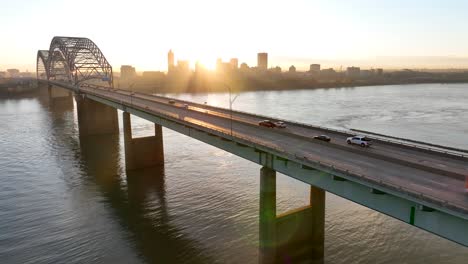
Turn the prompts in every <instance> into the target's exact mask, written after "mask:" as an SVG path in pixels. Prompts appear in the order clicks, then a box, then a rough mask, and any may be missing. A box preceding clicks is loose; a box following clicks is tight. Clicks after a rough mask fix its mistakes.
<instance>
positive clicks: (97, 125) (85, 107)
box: [75, 94, 119, 136]
mask: <svg viewBox="0 0 468 264" xmlns="http://www.w3.org/2000/svg"><path fill="white" fill-rule="evenodd" d="M75 100H76V105H77V109H78V127H79V131H80V136H91V135H102V134H118V133H119V120H118V116H117V109H115V108H113V107H110V106H107V105H104V104H101V103H99V102H96V101H93V100H91V99H88V98H86V97H83V95H80V94H77V95H75Z"/></svg>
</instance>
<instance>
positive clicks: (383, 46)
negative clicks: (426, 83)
mask: <svg viewBox="0 0 468 264" xmlns="http://www.w3.org/2000/svg"><path fill="white" fill-rule="evenodd" d="M0 25H2V29H1V31H0V34H1V37H0V71H2V70H5V69H6V68H10V67H16V68H20V69H22V70H26V69H28V70H30V71H34V70H35V63H36V62H35V60H36V52H37V50H38V49H48V48H49V45H50V41H51V39H52V37H53V36H60V35H61V36H80V37H88V38H90V39H92V40H93V41H94V42H95V43H96V44H97V45H98V46H99V47H100V48H101V50H102V51H103V53H104V55H105V56H106V57H107V59H108V60H109V62H110V63H111V64H112V65H113V66H114V68H116V69H118V68H120V65H122V64H132V65H134V66H136V67H137V70H165V69H166V54H167V51H168V50H169V49H170V48H172V49H173V50H174V52H175V55H176V60H177V59H188V60H190V61H191V62H194V61H195V60H197V59H198V60H200V61H201V62H202V63H203V64H206V65H207V66H209V67H210V66H212V65H214V63H215V60H216V58H217V57H221V58H223V59H224V60H228V59H229V58H231V57H238V58H239V61H240V62H247V63H248V64H249V65H252V66H254V65H255V64H256V53H257V52H260V51H266V52H268V53H269V56H270V58H269V62H270V65H271V66H274V65H280V66H282V67H286V66H289V65H290V64H293V63H294V64H295V65H296V66H298V68H301V67H303V66H306V65H307V64H309V63H313V62H319V63H323V64H325V65H326V66H328V65H329V66H330V67H332V66H337V65H338V66H339V65H343V66H349V65H347V64H355V65H359V64H361V65H360V66H368V65H374V66H376V67H377V66H384V67H392V65H393V67H396V66H398V65H400V64H402V65H401V66H402V67H423V66H428V67H439V66H440V67H467V68H468V59H465V58H468V31H467V29H468V1H467V0H440V1H435V0H433V1H431V0H410V1H408V0H378V1H377V0H372V1H371V0H341V1H338V0H308V1H294V0H288V1H273V0H270V1H255V0H248V1H244V0H230V1H222V0H217V1H215V0H213V1H208V0H197V1H193V0H192V1H181V0H170V1H169V0H168V1H159V0H131V1H120V0H112V1H107V0H74V1H68V0H41V1H38V0H11V1H9V0H0ZM394 56H398V57H400V58H394ZM408 56H416V57H417V58H414V59H413V58H406V57H408ZM428 56H429V57H430V58H426V57H428ZM401 57H405V58H401Z"/></svg>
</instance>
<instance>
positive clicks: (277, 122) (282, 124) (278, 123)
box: [275, 121, 286, 128]
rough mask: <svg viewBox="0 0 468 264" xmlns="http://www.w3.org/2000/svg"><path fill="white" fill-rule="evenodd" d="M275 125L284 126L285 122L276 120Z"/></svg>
mask: <svg viewBox="0 0 468 264" xmlns="http://www.w3.org/2000/svg"><path fill="white" fill-rule="evenodd" d="M275 126H276V127H279V128H285V127H286V124H285V123H284V122H282V121H276V122H275Z"/></svg>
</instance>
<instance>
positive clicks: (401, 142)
mask: <svg viewBox="0 0 468 264" xmlns="http://www.w3.org/2000/svg"><path fill="white" fill-rule="evenodd" d="M84 85H86V86H87V87H95V88H106V87H103V86H97V85H90V84H84ZM115 90H119V89H115ZM120 91H127V90H120ZM134 93H135V94H141V95H146V96H148V95H150V94H143V93H138V92H134ZM150 96H154V97H158V98H164V99H174V100H177V101H180V102H183V103H187V104H192V105H198V106H200V107H203V108H211V109H214V110H223V111H225V112H229V111H231V110H230V109H228V108H224V107H219V106H216V107H215V106H210V105H205V104H200V103H196V102H191V101H186V100H183V99H177V98H169V97H164V96H160V95H154V94H151V95H150ZM233 112H237V113H241V114H243V115H248V116H252V117H258V118H261V119H275V120H278V121H282V122H285V123H289V124H293V125H296V126H300V127H305V128H313V129H319V130H322V131H324V132H334V133H337V134H341V135H343V136H348V137H350V136H353V135H355V134H356V133H352V131H351V130H343V129H335V128H328V127H323V126H319V125H312V124H307V123H303V122H299V121H291V120H285V119H282V118H277V117H271V116H265V115H261V114H252V113H249V112H245V111H241V110H235V111H233ZM361 133H363V132H361ZM366 134H370V133H366ZM367 136H368V137H369V138H371V139H373V140H374V141H377V142H378V141H382V142H386V143H389V144H394V145H399V146H405V147H409V148H411V149H416V150H424V151H426V152H436V153H440V154H444V155H449V156H453V157H460V158H462V159H466V158H468V156H467V155H464V154H460V153H459V152H456V151H450V150H443V146H437V147H435V146H432V147H428V146H424V145H431V144H430V143H426V142H419V143H418V144H413V143H407V142H404V141H405V140H408V139H404V138H399V139H398V140H391V139H388V138H385V137H384V136H379V137H374V136H372V135H371V136H369V135H367ZM467 152H468V151H467Z"/></svg>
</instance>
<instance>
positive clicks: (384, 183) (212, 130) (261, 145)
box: [85, 85, 468, 219]
mask: <svg viewBox="0 0 468 264" xmlns="http://www.w3.org/2000/svg"><path fill="white" fill-rule="evenodd" d="M85 87H86V88H89V89H91V90H92V91H89V90H88V91H87V92H88V93H90V94H92V95H94V96H97V97H102V96H103V95H105V97H102V98H104V99H108V100H109V98H111V100H113V101H115V102H117V103H119V104H121V105H124V106H126V107H132V108H135V109H136V110H139V111H143V112H147V113H149V114H154V112H157V115H158V116H161V117H162V118H165V119H168V120H172V121H174V122H177V123H181V124H183V125H186V126H191V127H193V128H194V129H197V130H200V131H204V132H206V133H209V134H213V135H216V136H218V137H220V138H224V139H227V140H231V141H236V142H238V143H241V144H245V145H248V146H251V147H253V148H255V149H258V150H263V151H266V152H271V153H274V154H275V155H277V156H280V157H282V158H286V159H290V160H296V162H298V163H299V164H303V165H305V166H308V167H311V168H314V169H317V170H320V171H325V172H327V173H329V174H331V175H335V176H338V177H343V178H345V179H347V178H351V179H356V180H359V181H361V182H367V183H368V185H371V186H372V185H377V186H381V187H384V188H385V189H386V190H393V191H394V193H393V195H395V196H400V197H401V196H408V197H413V199H416V200H418V201H425V202H426V203H427V205H426V206H428V207H431V206H434V204H435V205H438V206H440V207H442V208H447V209H450V210H453V211H456V212H460V213H461V214H462V215H464V216H465V218H466V219H468V215H467V211H466V210H465V209H463V204H456V203H452V202H450V201H447V200H443V199H440V198H438V197H436V196H433V195H427V194H423V193H421V192H418V191H416V190H414V189H410V188H407V187H405V186H401V185H398V184H395V183H393V182H391V181H388V180H386V179H385V178H382V177H369V176H367V175H364V174H362V173H359V172H356V171H353V170H349V169H344V168H340V166H336V165H333V164H331V163H327V162H321V161H317V160H314V159H311V158H308V157H307V156H305V155H303V154H301V153H290V152H287V151H286V150H285V149H284V148H282V147H281V146H279V145H277V144H272V143H271V142H268V141H261V140H259V138H257V137H252V136H246V135H244V134H240V133H238V132H235V131H233V132H232V133H231V131H230V130H228V129H220V128H217V127H214V126H209V125H207V124H206V123H204V122H193V121H192V122H190V121H187V120H185V117H182V118H181V116H180V115H179V114H174V113H164V112H161V111H157V110H156V111H155V110H152V109H150V108H149V107H148V106H147V105H145V104H141V103H139V102H135V101H132V100H131V99H130V102H128V101H123V100H121V98H120V99H119V98H118V97H116V96H115V93H114V92H113V90H116V89H111V88H107V87H99V86H95V87H94V86H92V85H86V86H85ZM119 95H120V96H121V95H122V94H119ZM127 96H128V97H131V95H127ZM140 100H145V99H140ZM259 129H265V128H263V127H259ZM234 139H235V140H234Z"/></svg>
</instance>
